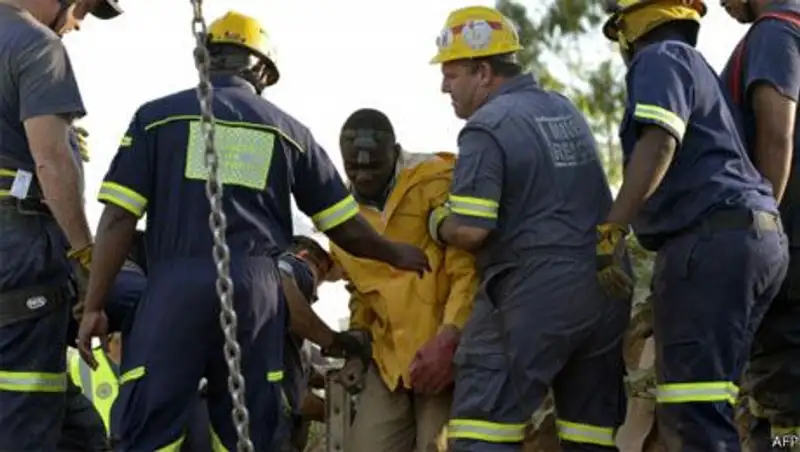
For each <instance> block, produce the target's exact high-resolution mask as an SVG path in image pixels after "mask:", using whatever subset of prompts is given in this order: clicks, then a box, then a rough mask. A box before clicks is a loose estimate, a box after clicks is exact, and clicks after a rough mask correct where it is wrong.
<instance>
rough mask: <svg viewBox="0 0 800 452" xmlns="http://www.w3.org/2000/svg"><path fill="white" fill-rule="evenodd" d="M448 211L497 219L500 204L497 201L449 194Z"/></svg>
mask: <svg viewBox="0 0 800 452" xmlns="http://www.w3.org/2000/svg"><path fill="white" fill-rule="evenodd" d="M449 201H450V211H451V212H453V213H455V214H458V215H464V216H467V217H478V218H486V219H489V220H496V219H497V212H498V211H499V210H500V204H499V203H498V202H497V201H493V200H491V199H483V198H473V197H471V196H458V195H450V197H449Z"/></svg>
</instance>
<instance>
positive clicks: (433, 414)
mask: <svg viewBox="0 0 800 452" xmlns="http://www.w3.org/2000/svg"><path fill="white" fill-rule="evenodd" d="M365 378H366V380H365V382H364V391H363V392H361V395H360V396H359V399H358V405H357V406H356V417H355V420H354V421H353V426H352V428H351V429H350V438H349V440H348V442H347V452H377V451H380V452H438V451H440V450H443V449H440V448H439V445H438V444H440V443H442V444H443V442H442V441H440V435H441V433H442V430H443V428H444V427H445V426H446V424H447V420H448V418H449V417H450V404H451V402H452V397H453V394H452V392H447V393H443V394H440V395H436V396H423V395H418V394H414V393H413V392H411V391H408V390H405V389H397V390H395V391H390V390H389V389H388V388H387V387H386V384H385V383H384V382H383V380H382V379H381V377H380V375H379V374H378V371H377V370H376V369H375V367H374V366H371V367H370V369H369V371H368V372H367V375H366V377H365Z"/></svg>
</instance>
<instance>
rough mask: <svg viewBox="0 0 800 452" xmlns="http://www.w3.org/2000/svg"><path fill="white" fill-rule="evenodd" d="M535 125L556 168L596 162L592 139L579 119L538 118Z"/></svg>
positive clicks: (566, 117)
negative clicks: (537, 126)
mask: <svg viewBox="0 0 800 452" xmlns="http://www.w3.org/2000/svg"><path fill="white" fill-rule="evenodd" d="M536 123H537V124H538V125H539V130H541V132H542V137H543V138H544V141H545V142H546V143H547V151H548V152H549V153H550V156H551V157H552V158H553V165H555V167H556V168H563V167H572V166H583V165H586V164H589V163H593V162H595V161H596V160H597V152H596V151H595V148H594V138H593V137H592V135H591V132H590V131H589V130H588V129H587V127H586V123H585V122H584V121H581V119H580V118H579V117H576V116H574V115H565V116H540V117H538V118H536Z"/></svg>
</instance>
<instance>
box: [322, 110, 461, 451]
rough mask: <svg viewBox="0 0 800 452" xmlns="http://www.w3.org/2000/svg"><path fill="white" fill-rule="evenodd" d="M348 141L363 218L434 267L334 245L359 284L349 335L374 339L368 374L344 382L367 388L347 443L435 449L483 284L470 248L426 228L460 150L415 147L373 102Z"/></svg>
mask: <svg viewBox="0 0 800 452" xmlns="http://www.w3.org/2000/svg"><path fill="white" fill-rule="evenodd" d="M339 146H340V148H341V152H342V161H343V162H344V168H345V172H346V173H347V178H348V179H349V182H350V188H351V193H352V194H353V196H354V197H355V199H356V201H358V203H359V206H360V210H361V214H362V215H364V217H365V218H366V219H367V221H369V222H370V223H371V224H372V225H373V227H375V228H376V229H377V230H378V231H379V232H381V233H382V234H383V235H384V236H385V237H387V238H389V239H392V240H398V241H404V242H408V243H413V244H415V245H417V246H419V247H420V248H422V249H424V250H425V252H426V254H427V256H428V258H429V259H430V260H431V265H432V271H431V273H429V274H427V275H425V277H424V278H422V279H420V278H418V277H417V276H416V275H412V274H399V273H398V272H397V271H395V270H393V269H392V268H390V267H389V266H387V265H386V264H382V263H379V262H370V261H366V260H364V259H360V258H358V257H356V256H352V255H350V254H348V253H347V252H346V251H345V250H343V249H342V248H341V247H338V246H336V245H332V246H331V253H332V254H333V256H334V258H335V259H336V260H337V261H338V263H339V265H340V266H341V268H342V270H343V272H344V274H346V275H347V280H348V282H349V283H350V284H349V286H348V288H349V289H350V294H351V298H350V331H351V332H352V333H358V332H361V333H362V334H361V337H367V338H371V347H372V358H373V362H372V364H371V365H368V366H359V368H361V369H363V371H364V372H366V375H357V377H358V378H354V379H353V380H352V381H346V382H345V383H346V386H347V387H349V388H351V390H353V389H354V387H360V386H363V392H361V393H360V395H359V399H358V408H357V410H356V414H355V419H354V420H353V426H352V428H351V429H350V434H351V438H350V439H349V440H348V443H347V444H348V448H349V449H350V450H352V451H353V452H372V451H376V450H380V451H383V452H409V451H412V450H417V451H424V450H435V447H436V442H437V439H438V437H439V436H440V434H441V432H442V429H443V427H444V426H445V425H446V423H447V419H448V417H449V413H450V405H451V402H452V379H453V376H452V364H451V363H452V359H453V353H454V352H455V348H456V346H457V345H458V340H459V336H460V332H461V328H462V327H463V326H464V322H465V321H466V320H467V317H468V316H469V313H470V311H471V308H472V300H473V296H474V292H475V287H476V282H477V277H476V275H475V265H474V259H473V258H472V256H471V255H470V254H469V253H466V252H463V251H460V250H458V249H456V248H454V247H446V246H440V245H438V244H436V243H434V241H433V240H431V238H430V236H429V235H428V233H427V214H428V212H429V211H430V209H431V207H432V206H436V205H440V204H442V203H444V202H445V201H446V199H447V193H448V191H449V188H450V182H451V181H452V177H453V167H454V165H455V156H454V155H453V154H448V153H438V154H415V153H411V152H407V151H406V150H404V149H403V148H402V146H401V145H400V144H399V143H398V142H397V140H396V137H395V133H394V128H393V127H392V124H391V122H390V121H389V118H387V117H386V115H385V114H384V113H382V112H380V111H377V110H374V109H369V108H366V109H361V110H357V111H355V112H353V113H352V114H351V115H350V117H349V118H347V120H346V121H345V122H344V125H343V126H342V131H341V134H340V138H339ZM358 358H359V357H354V358H353V359H358ZM348 369H350V367H348Z"/></svg>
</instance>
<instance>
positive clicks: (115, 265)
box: [77, 204, 138, 369]
mask: <svg viewBox="0 0 800 452" xmlns="http://www.w3.org/2000/svg"><path fill="white" fill-rule="evenodd" d="M137 222H138V218H136V217H135V216H133V215H131V214H130V213H129V212H128V211H127V210H124V209H122V208H120V207H117V206H115V205H113V204H107V205H106V207H105V209H104V210H103V216H102V217H100V225H99V226H98V228H97V240H96V242H95V246H94V253H93V256H92V267H91V270H90V276H89V289H88V291H87V294H86V301H85V303H84V304H85V307H84V310H83V318H82V319H81V325H80V329H79V330H78V340H77V347H78V351H79V352H80V354H81V358H83V360H84V361H85V362H86V364H88V365H89V366H90V367H91V368H92V369H97V361H96V360H95V359H94V354H93V353H92V338H93V337H98V338H100V340H101V341H106V340H107V338H108V319H107V318H106V314H105V304H106V302H105V300H106V297H107V296H108V292H109V291H110V289H111V286H112V284H113V283H114V279H115V278H116V277H117V274H118V273H119V271H120V269H121V268H122V264H123V263H124V262H125V257H126V256H127V255H128V251H129V250H130V249H131V243H132V240H133V234H134V232H135V231H136V223H137ZM104 345H105V344H104Z"/></svg>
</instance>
